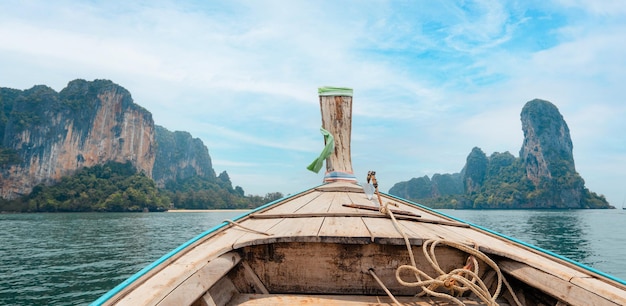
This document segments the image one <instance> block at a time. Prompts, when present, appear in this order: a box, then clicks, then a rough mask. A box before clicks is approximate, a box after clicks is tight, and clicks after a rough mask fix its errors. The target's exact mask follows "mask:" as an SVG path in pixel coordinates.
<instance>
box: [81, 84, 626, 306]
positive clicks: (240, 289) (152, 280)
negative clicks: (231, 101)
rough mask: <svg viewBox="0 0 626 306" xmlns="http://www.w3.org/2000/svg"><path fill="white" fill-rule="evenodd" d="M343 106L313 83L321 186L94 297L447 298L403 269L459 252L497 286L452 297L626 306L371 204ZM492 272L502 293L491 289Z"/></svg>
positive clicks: (520, 258) (481, 239) (568, 278)
mask: <svg viewBox="0 0 626 306" xmlns="http://www.w3.org/2000/svg"><path fill="white" fill-rule="evenodd" d="M351 103H352V91H351V90H347V89H345V88H331V89H328V88H327V89H324V90H320V107H321V109H322V122H323V128H324V129H326V130H327V131H329V132H330V133H332V134H334V137H335V140H336V143H335V148H334V150H333V152H332V154H331V155H330V156H329V157H328V158H327V160H326V161H327V162H326V166H327V169H326V174H325V175H324V180H323V181H324V183H323V184H322V185H320V186H316V187H313V188H311V189H308V190H305V191H303V192H300V193H298V194H294V195H291V196H288V197H285V198H283V199H279V200H277V201H274V202H271V203H268V204H266V205H264V206H262V207H259V208H257V209H255V210H253V211H251V212H249V213H247V214H244V215H242V216H240V217H239V218H236V219H234V220H232V222H223V223H222V224H220V225H218V226H216V227H214V228H212V229H209V230H207V231H206V232H205V233H202V234H201V235H199V236H198V237H196V238H194V239H192V240H191V241H189V242H187V243H186V244H184V245H182V246H181V247H179V248H177V249H176V250H174V251H172V252H170V253H169V254H166V255H165V256H164V257H162V258H161V259H159V260H158V261H157V262H155V263H153V264H152V265H150V266H148V267H146V268H145V269H143V270H142V271H139V272H138V273H137V274H136V275H134V276H132V277H131V278H130V279H128V280H127V281H125V282H124V283H122V284H120V285H119V286H117V287H116V288H114V289H113V290H111V291H110V292H108V293H107V294H105V295H104V296H103V297H101V298H100V299H98V300H97V301H95V302H94V303H93V305H275V304H276V305H293V304H307V305H372V304H393V303H396V304H407V305H447V304H449V303H453V302H454V301H453V300H451V299H449V298H447V297H443V295H441V296H439V295H436V294H435V295H433V294H430V295H426V296H416V294H418V293H420V292H422V291H425V289H424V288H426V286H419V287H412V286H404V285H403V284H402V282H401V281H400V280H411V282H413V281H417V279H416V278H415V277H414V273H417V272H414V271H412V270H411V271H409V270H410V269H409V268H401V267H403V266H412V267H414V268H415V269H419V271H423V272H424V273H425V274H427V275H429V276H430V277H432V278H433V279H435V278H437V277H438V275H440V274H441V273H440V271H439V270H441V271H444V273H449V272H450V271H459V270H457V269H459V268H461V269H462V268H463V267H466V265H467V260H468V256H469V255H468V253H472V254H477V255H479V253H480V254H484V255H485V256H486V257H488V259H485V260H478V261H477V262H476V263H475V264H473V265H475V266H476V267H477V268H478V270H477V272H476V274H477V275H478V277H479V278H480V279H481V281H482V282H483V283H484V286H485V288H486V291H489V294H491V295H493V294H494V293H495V292H496V291H498V292H499V293H500V294H499V295H498V297H497V298H495V299H493V300H492V301H489V302H485V301H484V300H483V299H481V298H480V297H479V295H480V294H479V293H473V292H465V293H463V294H460V295H459V296H455V298H456V300H457V301H459V302H461V303H463V304H465V305H493V304H496V303H497V304H501V305H507V304H508V305H516V304H518V303H519V304H521V305H555V306H556V305H559V306H560V305H626V284H625V283H624V282H623V281H621V280H618V279H615V278H612V277H610V276H608V275H606V274H603V273H601V272H598V271H594V270H593V269H590V268H588V267H585V266H583V265H580V264H578V263H576V262H573V261H571V260H568V259H566V258H563V257H560V256H558V255H556V254H551V253H550V252H547V251H544V250H541V249H538V248H536V247H533V246H530V245H528V244H525V243H523V242H520V241H517V240H515V239H511V238H508V237H504V236H503V235H500V234H498V233H495V232H492V231H489V230H487V229H483V228H481V227H478V226H475V225H472V224H468V223H466V222H463V221H460V220H457V219H455V218H453V217H450V216H447V215H444V214H441V213H439V212H437V211H434V210H431V209H429V208H427V207H424V206H421V205H419V204H416V203H412V202H410V201H407V200H404V199H400V198H397V197H394V196H391V195H388V194H385V193H380V192H377V196H376V199H377V203H378V204H379V205H383V206H384V205H387V204H389V203H394V204H395V205H397V207H391V206H389V210H388V211H384V212H381V211H380V207H378V206H376V205H377V204H376V203H374V202H373V201H372V200H370V199H369V198H368V195H367V194H366V193H365V192H364V190H363V187H362V186H361V185H359V184H357V179H356V177H355V176H354V174H353V170H352V163H351V161H350V157H349V155H350V154H349V152H350V145H349V144H350V136H349V134H350V128H351V125H350V123H349V122H350V120H351V115H352V114H351V110H352V106H351ZM346 134H347V136H346ZM370 178H371V177H370ZM394 220H395V221H394ZM433 245H434V246H433ZM431 249H432V250H431ZM472 250H475V251H472ZM476 252H479V253H476ZM431 253H432V255H431ZM411 254H412V255H411ZM431 256H434V257H435V260H434V261H436V263H437V265H436V266H433V265H432V264H430V263H429V262H432V261H433V259H432V258H430V257H431ZM472 256H474V255H472ZM491 263H493V264H494V265H495V267H494V266H492V265H491ZM472 268H473V266H471V268H467V269H472ZM411 269H412V268H411ZM467 269H466V270H467ZM459 273H460V274H465V273H467V272H464V271H462V270H461V271H460V272H454V273H452V274H453V275H459ZM500 275H502V277H503V278H504V279H506V281H507V282H508V283H509V284H510V287H511V288H512V290H511V291H509V290H506V289H504V288H502V289H497V288H496V287H497V286H499V285H498V281H497V280H498V279H499V277H500ZM424 279H427V278H426V277H422V280H424ZM455 282H456V281H455ZM459 282H462V281H461V280H459ZM381 284H382V285H381ZM502 286H504V285H502ZM433 290H434V292H435V293H442V294H443V293H446V294H448V291H447V290H446V289H445V288H442V287H440V288H436V289H433Z"/></svg>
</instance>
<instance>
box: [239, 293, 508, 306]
mask: <svg viewBox="0 0 626 306" xmlns="http://www.w3.org/2000/svg"><path fill="white" fill-rule="evenodd" d="M395 298H396V299H397V300H398V302H400V303H402V304H405V305H414V306H432V305H448V304H450V302H449V300H446V299H443V298H435V297H432V298H431V297H413V296H397V297H395ZM461 301H462V302H463V303H464V304H465V305H468V306H478V305H485V304H484V303H481V302H480V301H477V300H474V299H469V298H461ZM227 305H240V306H265V305H308V306H323V305H328V306H333V305H337V306H340V305H346V306H365V305H395V304H394V302H393V300H391V298H389V297H388V296H367V295H289V294H239V295H237V296H235V297H234V298H233V300H232V301H231V302H230V303H228V304H227ZM500 305H502V304H500ZM503 306H504V305H503Z"/></svg>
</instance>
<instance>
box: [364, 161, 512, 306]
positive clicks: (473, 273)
mask: <svg viewBox="0 0 626 306" xmlns="http://www.w3.org/2000/svg"><path fill="white" fill-rule="evenodd" d="M375 175H376V172H374V171H370V172H368V175H367V182H368V183H369V182H370V181H372V183H373V186H374V188H375V192H376V195H377V196H378V203H379V204H380V207H379V210H380V212H381V213H383V214H386V215H389V218H390V219H391V221H392V224H393V226H394V227H395V228H396V230H397V231H398V232H399V233H400V234H401V235H402V238H403V239H404V243H405V244H406V247H407V251H408V253H409V258H410V260H411V265H401V266H400V267H398V268H397V269H396V280H397V281H398V283H400V284H401V285H403V286H407V287H421V289H422V292H420V293H419V294H418V296H423V295H429V296H434V297H439V298H444V299H447V300H449V301H451V302H453V303H455V304H457V305H465V304H464V303H463V302H462V301H461V300H459V299H458V298H456V297H455V296H454V295H455V294H458V295H461V294H463V293H464V292H467V291H468V290H470V291H471V292H473V293H474V294H475V295H476V296H477V297H478V298H479V299H480V300H481V301H483V302H484V303H485V304H487V305H490V306H491V305H498V303H497V302H496V299H497V298H498V296H499V295H500V290H501V288H502V283H504V284H505V286H506V287H507V289H508V290H509V292H510V294H511V296H512V297H513V300H514V301H515V303H516V304H517V305H518V306H522V304H521V303H520V301H519V300H518V299H517V296H516V295H515V293H514V292H513V289H512V288H511V286H510V285H509V283H508V282H507V281H506V279H505V278H504V276H503V275H502V271H501V270H500V268H499V267H498V265H497V264H496V263H495V262H494V261H493V260H491V258H489V257H488V256H487V255H485V254H484V253H483V252H481V251H480V250H478V245H475V247H474V248H470V247H468V246H466V245H464V244H461V243H457V242H453V241H448V240H444V239H430V240H427V241H425V242H424V243H423V245H422V251H423V253H424V256H425V258H426V260H427V261H428V262H429V263H430V265H431V267H432V268H433V269H434V270H435V271H436V272H437V273H438V274H439V276H437V277H436V278H433V277H431V276H429V275H428V274H426V273H425V272H423V271H422V270H420V269H418V268H417V264H416V261H415V256H414V255H413V250H412V248H411V244H410V242H409V238H408V237H407V235H406V233H405V232H404V231H403V230H402V228H401V227H400V224H399V223H398V221H397V220H396V218H395V216H394V215H393V212H392V211H391V209H388V205H389V204H391V205H395V206H398V204H395V203H386V204H384V205H383V203H382V199H381V196H380V192H379V191H378V183H377V181H376V177H375ZM439 244H443V245H446V246H449V247H452V248H456V249H458V250H460V251H463V252H465V253H466V254H469V257H468V259H467V263H466V265H465V266H464V267H463V268H459V269H454V270H452V271H450V272H447V273H446V272H445V271H443V270H442V269H441V267H440V266H439V263H438V262H437V257H436V255H435V249H436V247H437V245H439ZM477 258H478V259H479V260H482V261H483V262H484V263H485V264H487V265H488V266H490V267H491V268H492V269H493V270H494V271H495V272H496V275H497V286H496V290H495V291H494V293H493V294H491V293H490V292H489V288H487V286H486V285H485V283H484V282H483V281H482V279H481V278H480V277H479V275H478V273H479V265H478V260H477ZM403 271H409V272H413V275H415V277H416V278H417V281H414V282H409V281H405V280H403V279H402V277H401V276H400V274H401V273H402V272H403ZM369 273H370V274H371V275H372V277H374V279H375V280H376V281H377V282H378V283H379V285H380V286H381V287H382V288H383V290H384V291H385V292H386V293H387V295H388V296H389V297H390V298H391V299H392V300H393V301H394V302H395V303H396V304H397V305H400V303H399V302H398V300H397V299H396V298H395V297H394V296H393V294H392V293H391V292H390V291H389V290H388V289H387V288H386V287H385V285H384V284H383V283H382V281H381V280H380V279H379V278H378V277H377V276H376V274H375V273H374V271H373V269H370V270H369ZM440 287H443V288H445V289H447V290H448V291H449V292H450V293H444V292H437V291H435V290H437V289H438V288H440Z"/></svg>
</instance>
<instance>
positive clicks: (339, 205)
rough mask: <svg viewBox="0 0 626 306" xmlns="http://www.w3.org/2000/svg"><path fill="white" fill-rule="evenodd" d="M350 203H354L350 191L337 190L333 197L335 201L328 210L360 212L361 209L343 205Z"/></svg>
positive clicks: (334, 211) (333, 211)
mask: <svg viewBox="0 0 626 306" xmlns="http://www.w3.org/2000/svg"><path fill="white" fill-rule="evenodd" d="M350 203H352V199H351V198H350V194H349V193H347V192H335V197H334V198H333V201H332V203H331V205H330V207H329V208H328V210H327V212H332V213H342V212H349V213H357V212H359V210H358V209H356V208H351V207H344V206H343V204H350Z"/></svg>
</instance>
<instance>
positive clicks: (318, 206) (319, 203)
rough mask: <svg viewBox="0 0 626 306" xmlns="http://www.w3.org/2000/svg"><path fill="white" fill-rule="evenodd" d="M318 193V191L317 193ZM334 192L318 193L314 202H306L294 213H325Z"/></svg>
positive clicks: (333, 196)
mask: <svg viewBox="0 0 626 306" xmlns="http://www.w3.org/2000/svg"><path fill="white" fill-rule="evenodd" d="M318 192H319V191H318ZM335 195H336V193H335V192H319V196H318V197H317V198H316V199H315V201H311V202H308V203H307V204H306V205H304V206H302V207H301V208H300V209H298V210H297V211H295V212H294V213H302V214H304V213H321V212H327V211H328V208H329V207H330V205H331V204H332V203H333V199H334V198H335Z"/></svg>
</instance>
